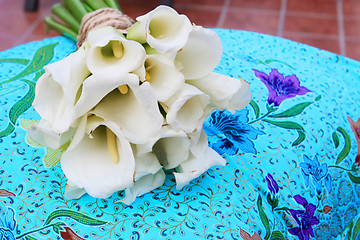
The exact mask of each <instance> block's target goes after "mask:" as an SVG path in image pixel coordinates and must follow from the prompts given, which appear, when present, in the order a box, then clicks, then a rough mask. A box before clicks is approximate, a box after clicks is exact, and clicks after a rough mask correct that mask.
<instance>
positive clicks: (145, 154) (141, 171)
mask: <svg viewBox="0 0 360 240" xmlns="http://www.w3.org/2000/svg"><path fill="white" fill-rule="evenodd" d="M132 148H133V152H134V155H135V181H137V180H138V179H140V178H141V177H143V176H145V175H148V174H155V173H156V172H157V171H159V169H161V168H162V166H161V165H160V163H159V161H158V159H157V158H156V156H155V155H154V153H152V152H151V149H150V151H143V150H144V148H142V147H141V145H135V144H132ZM141 148H142V149H141Z"/></svg>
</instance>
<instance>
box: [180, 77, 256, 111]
mask: <svg viewBox="0 0 360 240" xmlns="http://www.w3.org/2000/svg"><path fill="white" fill-rule="evenodd" d="M187 83H189V84H191V85H193V86H195V87H197V88H198V89H200V90H201V91H203V92H204V93H206V94H207V95H209V96H210V101H211V103H212V104H214V105H215V106H216V107H217V108H218V109H220V110H225V109H228V110H229V111H231V112H235V110H241V109H243V108H245V107H246V106H247V105H248V104H249V102H250V101H251V91H250V86H249V84H248V83H247V82H245V81H244V80H242V79H241V78H240V79H235V78H232V77H228V76H225V75H222V74H218V73H210V74H209V75H207V76H206V77H204V78H201V79H196V80H188V81H187Z"/></svg>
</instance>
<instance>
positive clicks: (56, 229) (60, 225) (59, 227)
mask: <svg viewBox="0 0 360 240" xmlns="http://www.w3.org/2000/svg"><path fill="white" fill-rule="evenodd" d="M63 226H66V223H64V222H57V223H55V224H54V225H53V230H54V232H56V233H57V234H59V233H60V231H62V230H64V228H63Z"/></svg>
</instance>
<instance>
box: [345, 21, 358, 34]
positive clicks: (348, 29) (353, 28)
mask: <svg viewBox="0 0 360 240" xmlns="http://www.w3.org/2000/svg"><path fill="white" fill-rule="evenodd" d="M344 28H345V36H347V37H354V38H358V39H359V38H360V19H351V20H349V19H345V20H344Z"/></svg>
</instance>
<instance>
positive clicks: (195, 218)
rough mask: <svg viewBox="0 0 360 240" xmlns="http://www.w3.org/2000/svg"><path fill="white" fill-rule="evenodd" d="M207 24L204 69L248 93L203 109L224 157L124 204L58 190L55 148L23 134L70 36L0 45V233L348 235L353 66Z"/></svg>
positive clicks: (357, 192) (353, 173)
mask: <svg viewBox="0 0 360 240" xmlns="http://www.w3.org/2000/svg"><path fill="white" fill-rule="evenodd" d="M216 32H217V33H218V34H219V35H220V37H221V39H222V42H223V47H224V54H223V57H222V60H221V63H220V65H219V66H218V67H217V68H216V70H215V71H216V72H219V73H222V74H226V75H229V76H232V77H235V78H237V77H238V76H240V77H241V78H243V79H244V80H246V81H248V82H249V83H250V86H251V90H252V92H253V101H252V102H251V104H250V105H249V106H248V107H247V108H246V109H244V110H241V111H238V112H236V113H235V114H234V115H231V114H230V113H229V112H227V111H224V112H214V113H213V114H212V115H211V116H210V117H209V118H208V119H207V120H206V122H205V124H204V128H205V130H206V132H207V134H208V138H209V144H210V146H211V147H212V148H214V149H215V150H216V151H217V152H218V153H219V154H221V155H222V156H223V157H224V158H225V159H226V160H227V165H226V166H225V167H215V168H212V169H211V170H210V171H208V172H207V173H205V174H203V175H202V176H200V177H199V178H198V179H196V180H194V181H192V182H191V184H190V185H188V186H187V187H185V188H184V189H183V190H181V191H177V190H175V183H174V179H173V177H171V175H170V174H169V176H168V177H167V180H166V183H165V185H164V186H162V187H160V188H158V189H156V190H155V191H153V192H151V193H148V194H146V195H144V196H143V197H139V198H137V199H136V201H135V202H134V203H133V205H131V206H126V205H124V204H121V203H114V202H115V201H116V200H118V199H119V198H120V195H121V193H117V194H114V195H113V196H112V197H111V198H109V199H94V198H92V197H90V196H87V195H86V196H84V197H82V198H81V199H80V200H71V201H68V200H66V199H64V190H65V183H66V178H65V176H64V175H63V173H62V171H61V168H60V165H59V164H58V162H59V159H60V156H61V153H62V149H58V150H52V149H47V148H44V147H41V146H39V145H37V144H36V143H35V142H33V141H31V139H29V138H28V137H27V131H26V129H28V128H29V127H30V126H31V124H33V122H34V121H35V120H39V116H38V115H37V114H36V112H35V111H34V110H33V108H32V107H31V103H32V101H33V99H34V86H35V82H36V80H37V79H38V78H39V76H40V75H41V74H42V73H43V70H42V68H43V66H44V65H45V64H47V63H49V62H54V61H57V60H59V59H62V58H64V57H65V56H67V55H68V54H69V53H70V52H72V51H73V50H74V49H75V44H74V43H73V42H71V41H70V40H68V39H67V38H64V37H56V38H51V39H45V40H43V41H41V42H33V43H28V44H25V45H21V46H18V47H15V48H13V49H9V50H6V51H4V52H1V53H0V105H1V112H0V136H1V138H0V161H1V168H0V219H1V221H0V239H14V238H17V239H21V238H22V239H284V238H285V239H309V238H312V237H314V238H316V239H334V238H336V237H339V238H341V237H345V236H346V237H349V238H347V239H359V237H360V235H359V233H358V232H359V228H360V220H359V219H360V218H359V212H360V207H359V206H360V184H359V183H360V172H359V171H358V164H360V159H357V160H356V155H357V141H356V137H357V138H358V139H359V137H360V130H359V129H357V128H356V124H354V127H353V129H354V130H355V131H354V133H355V134H354V133H353V131H352V129H351V125H350V123H349V121H351V120H348V119H347V117H348V116H349V117H350V118H351V119H354V121H355V122H356V120H357V119H358V118H359V117H360V103H359V100H360V63H359V62H356V61H354V60H351V59H348V58H345V57H341V56H338V55H336V54H333V53H329V52H326V51H323V50H319V49H316V48H313V47H310V46H306V45H303V44H299V43H295V42H292V41H288V40H284V39H281V38H277V37H272V36H267V35H262V34H257V33H252V32H245V31H233V30H224V29H217V30H216ZM289 96H291V97H289ZM356 129H357V130H358V131H356ZM356 161H357V163H356ZM276 237H278V238H276Z"/></svg>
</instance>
